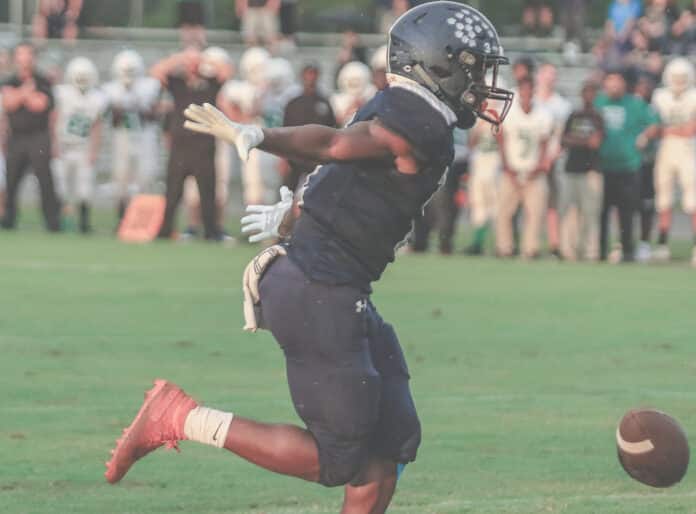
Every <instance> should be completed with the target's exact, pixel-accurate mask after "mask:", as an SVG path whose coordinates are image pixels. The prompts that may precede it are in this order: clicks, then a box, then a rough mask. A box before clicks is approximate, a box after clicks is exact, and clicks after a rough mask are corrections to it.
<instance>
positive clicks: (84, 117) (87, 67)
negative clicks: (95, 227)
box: [53, 57, 106, 233]
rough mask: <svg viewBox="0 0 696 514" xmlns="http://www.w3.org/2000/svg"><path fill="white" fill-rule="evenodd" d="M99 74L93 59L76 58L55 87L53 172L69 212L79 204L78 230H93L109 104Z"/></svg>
mask: <svg viewBox="0 0 696 514" xmlns="http://www.w3.org/2000/svg"><path fill="white" fill-rule="evenodd" d="M98 82H99V74H98V72H97V68H96V66H95V65H94V63H93V62H92V61H90V60H89V59H87V58H86V57H76V58H74V59H73V60H71V61H70V62H69V63H68V66H67V68H66V71H65V83H64V84H59V85H58V86H56V87H55V90H54V95H55V99H56V114H57V116H56V127H57V130H56V150H57V155H56V158H55V161H54V167H53V169H54V172H55V173H56V176H57V179H58V180H57V185H58V191H59V192H60V195H61V197H62V199H63V204H64V206H65V207H64V208H66V212H65V214H66V215H68V216H69V215H70V214H71V211H72V208H73V207H74V206H75V205H77V207H78V211H79V229H80V232H82V233H87V232H89V231H90V230H91V227H90V222H89V210H90V204H91V201H92V194H93V191H94V182H95V177H94V165H95V163H96V160H97V156H98V152H99V144H100V139H101V119H102V115H103V114H104V110H105V107H106V99H105V97H104V95H103V94H102V93H101V92H100V91H99V90H98V89H97V84H98Z"/></svg>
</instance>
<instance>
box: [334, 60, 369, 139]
mask: <svg viewBox="0 0 696 514" xmlns="http://www.w3.org/2000/svg"><path fill="white" fill-rule="evenodd" d="M371 79H372V77H371V74H370V68H368V67H367V65H365V64H363V63H362V62H359V61H354V62H349V63H348V64H346V65H345V66H344V67H343V68H341V72H340V73H339V74H338V92H336V93H334V94H333V95H332V96H331V106H332V107H333V111H334V114H335V115H336V121H337V122H338V124H339V126H344V125H345V124H346V123H348V121H350V119H351V118H352V117H353V115H354V114H355V113H356V112H357V111H358V110H359V109H360V108H361V107H362V106H363V105H365V104H366V103H367V101H368V100H370V99H371V98H372V97H373V96H374V94H375V91H376V89H375V87H374V86H373V85H372V80H371Z"/></svg>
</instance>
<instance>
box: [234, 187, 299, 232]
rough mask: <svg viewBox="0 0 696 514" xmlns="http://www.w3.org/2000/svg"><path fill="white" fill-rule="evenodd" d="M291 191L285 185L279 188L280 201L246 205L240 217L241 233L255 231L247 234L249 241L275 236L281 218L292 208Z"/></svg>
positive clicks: (281, 220)
mask: <svg viewBox="0 0 696 514" xmlns="http://www.w3.org/2000/svg"><path fill="white" fill-rule="evenodd" d="M293 197H294V195H293V193H292V191H290V190H289V189H288V188H287V187H285V186H283V187H281V188H280V202H278V203H277V204H275V205H248V206H247V208H246V212H247V213H248V214H247V215H246V216H244V217H243V218H242V233H244V234H246V233H247V232H257V234H254V235H252V236H249V242H250V243H258V242H259V241H263V240H264V239H271V238H276V237H278V236H279V233H278V230H279V228H280V225H281V224H282V223H283V218H285V215H286V214H287V212H288V211H289V210H290V209H292V201H293Z"/></svg>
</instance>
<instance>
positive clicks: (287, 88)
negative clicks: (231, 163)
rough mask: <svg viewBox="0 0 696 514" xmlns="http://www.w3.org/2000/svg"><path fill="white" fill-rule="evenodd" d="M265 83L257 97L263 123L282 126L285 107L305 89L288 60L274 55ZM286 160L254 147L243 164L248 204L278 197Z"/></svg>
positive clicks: (267, 126)
mask: <svg viewBox="0 0 696 514" xmlns="http://www.w3.org/2000/svg"><path fill="white" fill-rule="evenodd" d="M264 77H265V78H264V82H263V86H262V89H261V94H260V97H259V100H258V107H259V116H260V119H261V124H262V126H263V127H265V128H277V127H282V126H283V117H284V114H285V107H286V106H287V104H288V102H290V100H292V99H293V98H295V97H296V96H297V95H299V94H300V93H301V92H302V88H301V87H300V86H299V84H298V83H297V81H296V78H295V71H294V70H293V67H292V65H291V64H290V62H289V61H288V60H287V59H284V58H282V57H274V58H272V59H270V60H268V61H266V64H265V74H264ZM282 166H285V163H284V162H283V160H282V159H280V158H279V157H277V156H276V155H271V154H269V153H265V152H259V151H256V150H252V151H251V152H250V153H249V159H248V160H247V161H246V162H245V163H244V173H243V175H242V184H243V187H244V202H245V203H246V204H247V205H253V204H268V203H273V202H275V201H277V200H278V188H279V187H280V185H281V184H282V182H283V175H282Z"/></svg>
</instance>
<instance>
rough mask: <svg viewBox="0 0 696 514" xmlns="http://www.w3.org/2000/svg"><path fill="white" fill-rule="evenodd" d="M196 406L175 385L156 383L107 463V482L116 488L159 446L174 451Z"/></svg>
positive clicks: (164, 381) (105, 474) (117, 442)
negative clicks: (120, 481)
mask: <svg viewBox="0 0 696 514" xmlns="http://www.w3.org/2000/svg"><path fill="white" fill-rule="evenodd" d="M196 405H197V404H196V402H195V401H194V400H193V398H191V397H190V396H189V395H187V394H186V393H185V392H184V391H182V390H181V388H179V387H178V386H177V385H175V384H172V383H171V382H167V381H166V380H161V379H160V380H155V387H153V388H152V389H150V390H149V391H148V392H146V393H145V401H144V402H143V405H142V407H140V410H139V411H138V414H137V416H135V419H134V420H133V423H131V424H130V426H129V427H128V428H126V429H125V430H124V431H123V436H121V438H119V439H117V440H116V448H114V449H113V450H111V460H109V462H107V463H106V472H105V473H104V476H105V477H106V480H107V481H108V482H110V483H112V484H115V483H116V482H118V481H119V480H121V479H122V478H123V477H124V475H125V474H126V473H128V470H129V469H130V468H131V466H132V465H133V464H135V461H137V460H138V459H140V458H141V457H144V456H145V455H147V454H148V453H150V452H151V451H153V450H156V449H157V448H159V447H160V446H162V445H167V447H168V448H176V449H177V450H179V447H178V446H177V442H178V441H181V440H183V439H186V436H185V435H184V422H185V421H186V416H187V415H188V413H189V412H190V411H191V409H193V408H194V407H196Z"/></svg>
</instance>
